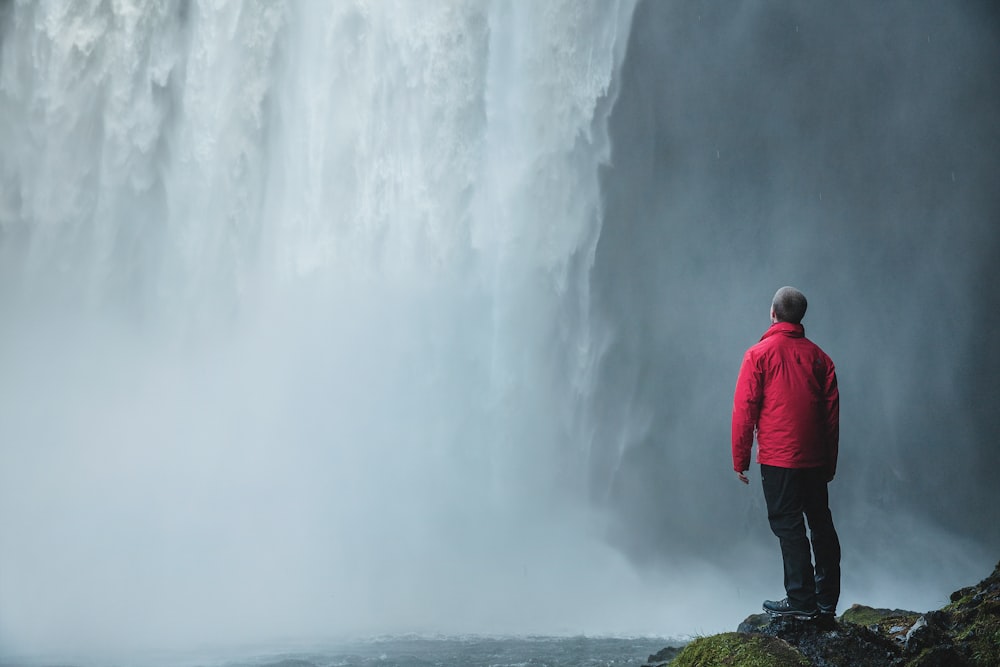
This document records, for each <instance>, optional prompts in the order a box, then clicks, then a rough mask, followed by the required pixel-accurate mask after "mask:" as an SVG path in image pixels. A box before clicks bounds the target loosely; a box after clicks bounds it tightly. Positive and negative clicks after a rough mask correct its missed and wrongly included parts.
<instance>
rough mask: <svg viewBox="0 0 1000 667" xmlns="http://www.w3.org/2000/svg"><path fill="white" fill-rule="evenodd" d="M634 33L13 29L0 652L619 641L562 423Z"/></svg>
mask: <svg viewBox="0 0 1000 667" xmlns="http://www.w3.org/2000/svg"><path fill="white" fill-rule="evenodd" d="M633 4H634V3H633V2H632V1H631V0H621V1H620V2H597V3H590V2H577V1H570V0H562V1H559V2H550V3H545V4H543V5H538V6H535V5H532V4H529V3H516V2H490V3H484V2H479V1H468V2H433V3H424V2H421V3H408V2H378V3H370V2H363V1H361V0H358V1H356V2H337V3H327V2H291V1H276V0H260V1H255V0H244V1H237V0H214V1H204V2H170V1H166V0H131V1H129V0H121V1H116V2H110V3H108V2H96V1H92V2H91V1H88V2H78V3H59V2H53V3H31V2H16V3H13V4H6V5H4V7H3V8H2V9H0V21H2V23H0V39H2V42H0V44H2V47H0V119H2V123H0V146H2V153H0V155H2V157H0V279H2V284H0V306H2V308H3V312H4V313H5V315H4V321H3V324H2V326H0V345H2V351H0V367H2V368H3V372H2V374H0V375H2V379H0V396H2V399H3V401H2V406H0V443H2V444H0V524H2V525H3V526H4V530H3V537H2V538H0V540H2V541H0V590H2V591H3V595H2V596H0V599H2V601H0V643H3V644H5V645H7V646H16V647H22V648H23V647H27V648H28V649H30V648H31V647H43V648H44V647H47V646H51V645H52V643H53V642H65V643H67V645H69V646H73V647H80V646H82V647H86V646H89V645H90V643H93V644H94V645H96V646H104V645H107V644H113V643H115V642H120V641H125V640H126V639H128V640H130V641H135V642H136V643H137V644H143V643H146V642H149V643H155V641H161V642H169V641H177V642H184V641H188V640H191V641H194V639H195V638H197V639H199V640H204V639H205V637H206V636H208V637H210V638H213V639H215V640H220V641H221V640H222V639H223V638H225V637H229V636H232V637H236V638H246V637H248V636H255V635H256V636H270V635H272V634H281V633H284V634H286V635H294V634H296V633H300V634H303V635H307V634H309V635H323V636H326V635H336V634H338V633H341V634H343V633H351V632H360V631H376V632H378V631H397V630H400V629H402V630H416V631H424V630H428V631H429V630H445V631H464V630H476V631H519V630H520V631H545V630H559V629H563V630H569V631H573V632H578V631H580V630H585V629H594V630H603V631H609V630H610V631H614V630H618V629H623V630H624V629H628V628H629V626H628V623H630V622H632V621H631V620H629V619H628V618H626V617H625V616H622V617H621V618H619V619H617V620H614V621H611V622H610V623H609V622H608V619H609V618H612V619H613V618H614V616H613V614H611V613H610V612H609V611H607V610H605V611H603V612H600V613H602V614H603V616H602V619H603V620H601V621H594V622H592V621H593V618H594V617H593V614H594V612H595V610H596V609H597V608H598V607H599V606H600V605H599V603H598V602H596V600H601V601H602V602H603V603H604V604H606V605H608V607H609V608H610V606H611V604H610V601H611V599H612V597H613V596H614V595H615V591H617V590H624V586H625V582H626V581H631V580H630V579H629V577H631V576H632V575H631V574H630V570H629V569H628V568H627V566H625V565H624V564H622V563H621V561H620V557H619V556H617V555H616V554H615V553H614V552H613V551H611V550H610V549H609V548H607V547H605V546H603V543H602V541H601V538H600V529H599V523H598V522H595V520H594V519H595V517H594V515H592V514H591V512H590V509H589V508H588V501H587V498H588V494H587V488H586V487H587V466H588V462H587V457H588V453H589V438H590V434H591V433H592V432H593V425H592V424H591V423H589V421H588V417H587V413H586V411H585V410H584V407H585V405H586V400H587V397H588V396H589V394H590V392H592V390H593V386H592V385H593V376H594V372H593V369H594V367H595V365H596V363H597V361H598V360H599V357H600V354H601V340H600V338H599V337H597V336H595V335H594V334H593V333H592V331H593V329H592V327H591V313H590V285H589V273H590V270H591V267H592V265H593V262H594V254H595V248H596V244H597V241H598V237H599V234H600V229H601V201H600V189H599V187H598V168H599V166H600V165H601V164H602V163H604V162H606V161H607V160H608V158H609V154H610V147H609V139H608V134H607V127H606V126H607V119H608V115H609V113H610V110H611V107H612V105H613V102H614V98H615V93H616V86H617V80H616V75H617V72H618V70H619V67H620V65H621V62H622V60H623V58H624V49H625V44H626V41H627V36H628V31H629V27H630V20H631V14H632V11H633ZM628 602H629V604H635V603H636V599H635V597H631V598H628ZM588 610H589V611H588ZM138 616H141V617H142V621H137V620H136V618H137V617H138ZM583 619H586V620H583ZM588 623H590V625H588ZM602 623H603V624H604V625H601V624H602ZM615 623H620V624H621V627H619V626H617V625H615ZM227 633H228V634H227ZM123 635H128V637H123Z"/></svg>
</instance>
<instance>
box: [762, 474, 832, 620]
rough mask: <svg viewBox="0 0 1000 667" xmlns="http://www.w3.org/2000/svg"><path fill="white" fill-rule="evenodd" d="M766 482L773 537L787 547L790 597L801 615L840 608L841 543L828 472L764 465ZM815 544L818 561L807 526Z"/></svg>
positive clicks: (783, 551)
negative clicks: (820, 608) (815, 609)
mask: <svg viewBox="0 0 1000 667" xmlns="http://www.w3.org/2000/svg"><path fill="white" fill-rule="evenodd" d="M760 476H761V480H762V482H763V485H764V500H765V501H766V502H767V519H768V521H769V522H770V524H771V531H772V532H773V533H774V534H775V535H776V536H777V537H778V541H779V542H780V543H781V559H782V561H783V562H784V566H785V593H787V595H788V601H789V602H790V603H791V604H793V605H795V606H796V607H799V608H801V609H810V608H812V607H814V606H816V605H817V604H819V605H823V606H826V607H831V608H833V607H836V606H837V601H838V600H839V598H840V540H838V539H837V531H836V530H835V529H834V527H833V516H832V515H831V514H830V506H829V496H828V495H827V488H826V486H827V479H826V471H825V469H823V468H776V467H774V466H768V465H763V464H761V466H760ZM803 515H804V516H805V519H806V520H807V521H808V522H809V533H810V538H811V540H812V556H815V558H816V567H815V569H813V561H812V558H811V557H810V553H809V542H810V540H809V539H807V538H806V524H805V521H803Z"/></svg>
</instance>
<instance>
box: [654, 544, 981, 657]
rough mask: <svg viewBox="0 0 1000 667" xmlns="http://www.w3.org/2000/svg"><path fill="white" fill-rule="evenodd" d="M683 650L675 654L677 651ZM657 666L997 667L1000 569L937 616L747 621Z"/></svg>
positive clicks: (865, 611)
mask: <svg viewBox="0 0 1000 667" xmlns="http://www.w3.org/2000/svg"><path fill="white" fill-rule="evenodd" d="M673 650H676V649H673ZM649 665H650V666H659V665H670V666H671V667H712V666H714V665H732V666H741V665H745V666H757V665H760V666H761V667H764V666H768V667H770V666H785V665H789V666H790V665H797V666H801V667H845V666H848V665H850V666H851V667H966V666H967V667H998V666H1000V563H997V566H996V568H995V569H994V570H993V574H991V575H990V576H989V577H987V578H986V579H984V580H982V581H981V582H979V583H978V584H977V585H975V586H969V587H968V588H963V589H961V590H958V591H955V592H954V593H952V594H951V603H950V604H948V605H946V606H945V607H943V608H941V609H938V610H936V611H930V612H926V613H919V612H913V611H905V610H901V609H873V608H871V607H865V606H862V605H857V604H856V605H854V606H852V607H851V608H850V609H848V610H847V611H845V612H844V613H843V614H842V615H841V616H840V617H839V618H827V619H818V620H814V621H797V620H778V621H772V620H770V619H769V618H768V617H767V615H765V614H755V615H752V616H749V617H747V619H746V620H744V621H743V623H741V624H740V625H739V627H738V628H737V631H736V632H728V633H724V634H721V635H712V636H710V637H700V638H698V639H696V640H694V641H692V642H691V643H690V644H688V645H687V646H685V647H684V648H683V649H682V650H681V651H680V652H678V653H676V655H673V654H672V653H667V652H661V653H657V654H655V655H651V656H650V657H649Z"/></svg>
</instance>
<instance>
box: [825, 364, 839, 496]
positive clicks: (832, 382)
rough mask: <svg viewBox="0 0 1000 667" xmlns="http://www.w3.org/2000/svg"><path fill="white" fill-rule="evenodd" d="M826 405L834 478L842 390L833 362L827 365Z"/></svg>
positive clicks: (826, 431)
mask: <svg viewBox="0 0 1000 667" xmlns="http://www.w3.org/2000/svg"><path fill="white" fill-rule="evenodd" d="M824 403H825V407H826V414H825V415H824V417H825V421H824V424H823V427H824V430H825V435H826V455H827V468H828V469H829V474H830V477H831V478H832V477H833V476H834V475H835V474H836V473H837V456H838V454H839V450H840V389H839V388H838V387H837V371H836V369H835V368H834V366H833V362H832V361H828V365H827V372H826V383H825V396H824Z"/></svg>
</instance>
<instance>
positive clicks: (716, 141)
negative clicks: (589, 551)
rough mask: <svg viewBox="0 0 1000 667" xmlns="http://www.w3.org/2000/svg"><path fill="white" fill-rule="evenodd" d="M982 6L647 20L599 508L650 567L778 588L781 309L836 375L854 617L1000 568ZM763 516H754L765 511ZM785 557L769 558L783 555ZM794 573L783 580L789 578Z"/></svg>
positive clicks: (647, 7)
mask: <svg viewBox="0 0 1000 667" xmlns="http://www.w3.org/2000/svg"><path fill="white" fill-rule="evenodd" d="M997 19H998V17H997V14H996V12H995V10H994V9H993V8H992V7H990V6H989V5H988V4H986V3H965V4H961V5H958V4H945V5H942V4H940V3H882V4H880V5H879V6H878V7H877V8H875V7H872V6H870V5H868V4H865V3H853V2H848V3H837V4H836V5H835V6H834V5H832V4H831V5H827V6H817V5H815V4H811V5H809V6H804V5H796V4H794V3H763V2H761V3H756V2H743V3H738V4H725V3H714V2H694V3H683V4H679V3H654V2H649V3H643V4H641V5H640V6H639V8H638V9H637V11H636V16H635V20H634V23H633V32H632V34H631V37H630V42H629V52H628V57H627V59H626V61H625V64H624V66H623V72H622V84H621V86H622V87H621V94H620V96H619V98H618V101H617V103H616V106H615V109H614V112H613V114H612V116H611V120H610V132H611V137H612V143H613V146H614V149H613V151H612V159H611V164H610V165H609V166H608V167H606V168H604V169H603V171H602V184H603V187H604V192H605V208H604V222H603V227H602V232H601V239H600V243H599V245H598V248H597V254H596V262H595V268H594V272H593V275H594V279H593V282H594V285H595V289H594V292H595V303H596V304H597V305H596V306H595V308H597V309H598V310H600V311H601V312H602V313H604V314H605V315H606V319H605V321H606V322H607V327H608V331H607V334H606V336H607V339H608V340H609V341H611V342H610V343H609V346H608V351H607V353H606V354H605V355H604V357H603V358H602V370H601V372H600V376H599V380H598V382H597V387H598V390H597V393H596V398H595V400H594V401H593V409H594V410H595V411H596V412H598V413H599V414H601V419H600V420H599V423H600V424H602V431H601V433H600V435H599V436H598V437H597V438H595V442H596V443H598V444H597V450H598V452H599V455H598V456H595V464H594V465H592V466H591V482H592V484H591V489H590V492H591V494H592V496H593V497H595V499H596V500H597V502H601V503H605V504H607V505H608V506H609V507H611V508H613V509H612V512H613V514H614V515H615V517H616V519H617V520H616V521H615V522H613V523H612V525H611V528H610V539H611V540H612V542H613V543H614V544H617V545H618V546H619V547H620V548H621V549H622V550H623V552H625V553H628V554H630V557H631V558H632V559H633V560H634V561H635V562H637V563H640V564H642V565H644V566H648V567H657V566H661V564H662V563H667V564H668V565H667V567H669V566H671V564H673V563H675V562H677V561H678V560H681V561H683V559H684V558H687V557H692V558H699V559H705V558H708V559H712V560H714V561H716V562H720V563H726V569H727V570H729V571H730V572H732V574H733V575H734V576H735V577H737V578H740V577H753V578H757V577H766V576H768V574H769V573H772V574H773V572H774V571H775V567H776V566H777V565H778V564H779V561H777V560H776V555H775V558H772V559H770V560H765V561H763V562H753V561H751V560H750V559H749V558H748V546H749V545H750V544H755V545H758V546H761V547H764V546H765V542H761V541H762V540H763V541H767V540H773V537H772V536H771V534H770V531H769V530H768V528H767V525H766V512H765V511H764V509H763V498H762V494H761V492H760V488H759V471H758V470H757V468H756V466H753V468H752V470H751V472H752V473H753V475H754V478H755V479H754V480H753V482H755V483H752V484H751V489H750V493H749V494H748V493H747V490H746V489H744V488H742V487H741V485H738V484H736V483H735V482H734V480H733V479H732V478H733V473H732V471H731V459H730V455H729V446H728V443H729V421H728V416H729V414H730V413H731V409H732V394H733V384H734V382H735V374H736V371H737V370H738V366H739V363H740V359H741V357H742V354H743V352H744V351H745V350H746V348H747V347H749V346H750V345H752V344H753V343H755V342H756V341H757V340H758V339H759V337H760V335H761V334H762V333H763V332H764V330H765V329H766V328H767V326H768V324H769V320H768V308H769V305H770V299H771V296H772V295H773V293H774V291H775V290H776V289H777V288H778V287H780V286H782V285H786V284H788V285H795V286H796V287H798V288H800V289H801V290H802V291H803V292H804V293H805V294H806V296H807V297H808V299H809V310H808V312H807V314H806V317H805V319H804V320H803V324H804V325H805V328H806V335H807V336H809V337H810V338H812V339H813V340H814V341H816V342H817V343H818V344H819V345H820V346H821V347H823V348H824V349H825V350H826V351H827V352H828V353H829V354H830V355H831V356H832V358H833V359H834V361H835V363H836V364H837V368H838V376H839V381H840V389H841V456H840V467H839V472H838V475H837V479H836V480H835V481H834V483H833V484H832V485H831V487H830V488H831V503H832V509H833V511H834V517H835V521H836V524H837V527H838V530H839V531H840V535H841V540H842V542H843V545H844V565H845V569H844V572H845V575H844V576H845V584H844V585H845V591H844V596H843V598H842V602H846V603H848V604H849V603H851V602H854V601H860V600H861V599H871V597H872V595H873V593H874V588H879V589H881V592H880V593H879V594H877V595H876V596H877V597H878V598H879V602H878V603H879V604H885V605H888V606H898V605H899V604H903V600H904V599H905V600H908V604H911V605H913V608H921V609H923V608H932V607H936V606H939V605H940V604H942V603H944V602H946V601H947V595H948V593H949V592H950V591H951V590H954V589H955V587H957V586H959V585H962V582H963V581H972V580H978V579H979V578H981V577H982V576H983V573H985V572H988V571H989V569H990V567H991V566H992V564H993V563H994V561H995V560H996V558H997V553H998V546H1000V543H998V540H1000V533H998V531H997V530H996V528H995V527H996V526H997V525H998V519H1000V513H998V509H997V507H998V506H997V503H996V498H995V494H994V493H993V491H992V486H993V483H992V478H991V476H992V472H991V471H992V470H995V469H996V466H997V464H998V463H1000V448H998V447H997V446H996V443H995V442H994V438H993V436H992V434H994V433H996V430H997V426H998V422H997V412H996V410H995V407H994V403H995V397H996V389H995V386H994V382H993V378H994V377H995V375H996V372H997V370H998V361H1000V357H998V354H997V351H996V347H995V345H993V344H992V343H991V342H990V341H989V340H988V337H989V334H988V332H990V331H993V330H994V329H995V328H996V325H997V313H998V308H997V305H998V302H997V294H996V289H995V286H996V285H997V284H998V274H997V265H998V259H1000V256H998V230H1000V227H998V223H1000V190H998V189H997V188H996V183H997V182H998V181H997V177H998V174H1000V169H998V168H1000V158H998V155H1000V154H998V151H997V147H998V145H1000V144H998V141H1000V125H998V124H997V122H996V119H997V118H998V117H1000V115H998V112H1000V88H998V82H997V79H996V76H995V72H996V69H997V66H998V64H1000V50H998V47H997V44H998V41H997V28H998V23H997ZM748 496H749V497H748ZM775 554H776V552H775ZM779 571H780V567H779Z"/></svg>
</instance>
